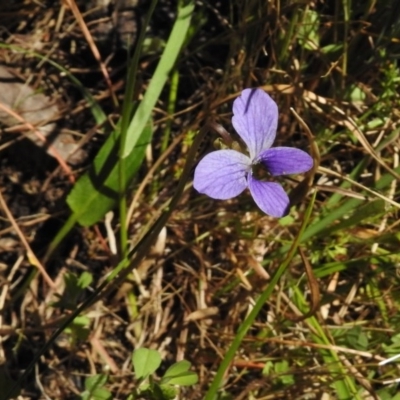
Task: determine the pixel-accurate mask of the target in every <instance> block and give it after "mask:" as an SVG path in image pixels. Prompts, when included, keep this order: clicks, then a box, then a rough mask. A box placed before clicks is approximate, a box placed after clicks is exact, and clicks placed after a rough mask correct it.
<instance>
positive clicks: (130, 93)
mask: <svg viewBox="0 0 400 400" xmlns="http://www.w3.org/2000/svg"><path fill="white" fill-rule="evenodd" d="M156 4H157V0H152V2H151V4H150V8H149V11H148V12H147V15H146V19H145V21H144V23H143V26H142V29H141V30H140V35H139V39H138V42H137V45H136V49H135V52H134V53H133V57H132V60H131V62H130V63H129V68H128V76H127V84H126V90H125V94H124V103H123V106H122V116H121V124H120V136H119V168H118V172H119V177H118V182H119V220H120V250H121V259H123V258H125V256H126V253H127V249H128V229H127V226H126V214H127V203H126V187H127V180H126V157H124V153H125V147H126V140H127V135H128V127H129V123H130V121H131V118H132V111H133V107H132V104H133V99H134V93H135V86H136V76H137V70H138V65H139V59H140V55H141V52H142V48H143V42H144V38H145V33H146V29H147V26H148V24H149V22H150V19H151V16H152V14H153V11H154V9H155V7H156Z"/></svg>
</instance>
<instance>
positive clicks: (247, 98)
mask: <svg viewBox="0 0 400 400" xmlns="http://www.w3.org/2000/svg"><path fill="white" fill-rule="evenodd" d="M232 124H233V126H234V128H235V130H236V132H237V133H238V134H239V136H240V137H241V138H242V139H243V141H244V142H245V143H246V145H247V147H248V149H249V153H250V158H251V159H252V160H254V159H255V158H256V157H257V156H258V155H259V154H260V153H261V152H262V151H263V150H266V149H268V148H270V147H271V146H272V143H273V142H274V140H275V136H276V127H277V124H278V107H277V105H276V103H275V102H274V101H273V100H272V99H271V97H269V96H268V94H267V93H265V92H264V91H263V90H261V89H245V90H243V92H242V94H241V95H240V96H239V97H238V98H237V99H236V100H235V101H234V102H233V117H232Z"/></svg>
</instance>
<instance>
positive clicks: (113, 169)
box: [67, 125, 152, 226]
mask: <svg viewBox="0 0 400 400" xmlns="http://www.w3.org/2000/svg"><path fill="white" fill-rule="evenodd" d="M151 136H152V127H151V126H150V125H147V126H146V127H145V129H144V130H143V131H142V132H141V135H140V137H139V140H138V142H137V143H136V146H135V147H134V148H133V150H132V152H131V153H130V154H129V157H128V158H127V160H126V177H127V182H130V181H131V180H132V178H133V176H134V175H135V174H136V172H137V171H138V169H139V167H140V166H141V164H142V161H143V158H144V155H145V151H146V146H147V145H148V143H149V142H150V140H151ZM118 174H119V171H118V135H117V133H116V132H114V133H113V135H112V136H111V138H110V139H109V140H107V141H106V143H105V144H104V146H103V147H102V148H101V150H100V152H99V154H98V155H97V156H96V158H95V160H94V163H93V165H92V167H91V168H90V170H89V172H88V173H86V174H85V175H83V176H82V177H81V178H80V179H79V181H78V182H77V183H76V184H75V186H74V188H73V189H72V191H71V193H70V194H69V196H68V198H67V203H68V205H69V206H70V207H71V209H72V211H73V212H74V217H75V220H76V221H78V222H79V223H80V224H81V225H83V226H90V225H93V224H95V223H96V222H97V221H99V220H100V219H101V218H103V217H104V215H105V214H106V213H107V212H108V211H110V210H111V209H112V208H113V207H114V206H115V203H116V201H117V200H118V196H119V193H118V187H119V182H118ZM126 189H127V188H125V190H126Z"/></svg>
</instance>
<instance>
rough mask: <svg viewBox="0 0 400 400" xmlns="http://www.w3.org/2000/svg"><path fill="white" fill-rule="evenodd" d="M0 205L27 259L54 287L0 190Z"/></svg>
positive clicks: (54, 286)
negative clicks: (24, 250) (22, 246)
mask: <svg viewBox="0 0 400 400" xmlns="http://www.w3.org/2000/svg"><path fill="white" fill-rule="evenodd" d="M0 207H1V208H2V209H3V210H4V213H5V214H6V216H7V218H8V219H9V221H10V222H11V225H12V226H13V228H14V229H15V232H16V233H17V235H18V237H19V239H20V240H21V242H22V244H23V245H24V246H25V249H26V252H27V256H28V260H29V262H30V263H31V264H32V265H33V266H35V267H36V268H37V269H38V270H39V272H40V273H41V274H42V275H43V279H44V280H45V281H46V282H47V284H48V285H49V286H50V287H51V288H52V289H53V290H55V289H56V284H55V283H54V282H53V281H52V279H51V278H50V276H49V275H48V274H47V272H46V270H45V269H44V267H43V265H42V264H41V263H40V261H39V260H38V258H37V257H36V255H35V253H34V252H33V251H32V249H31V247H30V246H29V243H28V241H27V240H26V238H25V236H24V234H23V233H22V231H21V229H20V228H19V226H18V224H17V221H15V219H14V217H13V215H12V214H11V212H10V209H9V208H8V207H7V204H6V202H5V201H4V197H3V194H2V193H1V190H0Z"/></svg>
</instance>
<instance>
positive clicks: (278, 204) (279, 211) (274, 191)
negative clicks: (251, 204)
mask: <svg viewBox="0 0 400 400" xmlns="http://www.w3.org/2000/svg"><path fill="white" fill-rule="evenodd" d="M248 183H249V189H250V193H251V195H252V196H253V199H254V201H255V202H256V204H257V205H258V207H259V208H260V209H261V211H264V212H265V214H268V215H271V217H276V218H281V217H284V216H285V215H286V214H287V213H288V212H289V206H290V201H289V197H288V195H287V194H286V193H285V191H284V190H283V188H282V186H281V185H280V184H279V183H275V182H261V181H259V180H257V179H255V178H254V177H253V175H251V174H249V177H248Z"/></svg>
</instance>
